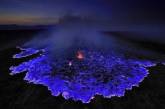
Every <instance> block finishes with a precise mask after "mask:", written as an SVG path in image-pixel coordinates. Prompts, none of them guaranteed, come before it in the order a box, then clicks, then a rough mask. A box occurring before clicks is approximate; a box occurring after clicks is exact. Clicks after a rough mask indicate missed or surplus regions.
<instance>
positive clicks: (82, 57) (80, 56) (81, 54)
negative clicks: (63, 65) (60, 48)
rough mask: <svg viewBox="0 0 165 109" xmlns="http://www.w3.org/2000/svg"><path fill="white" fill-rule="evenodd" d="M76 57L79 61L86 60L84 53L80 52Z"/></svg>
mask: <svg viewBox="0 0 165 109" xmlns="http://www.w3.org/2000/svg"><path fill="white" fill-rule="evenodd" d="M76 57H77V59H80V60H82V59H84V54H83V52H82V51H78V52H77V56H76Z"/></svg>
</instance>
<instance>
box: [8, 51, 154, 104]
mask: <svg viewBox="0 0 165 109" xmlns="http://www.w3.org/2000/svg"><path fill="white" fill-rule="evenodd" d="M21 50H22V52H21V53H19V54H16V55H14V56H13V58H17V59H19V58H24V57H28V56H32V55H34V54H37V53H39V52H40V51H42V53H40V55H39V56H38V57H36V58H33V59H31V60H29V61H27V62H23V63H21V64H20V65H18V66H12V67H10V70H11V71H12V72H11V75H15V74H18V73H21V72H25V71H27V73H26V76H25V77H24V80H27V81H28V82H30V83H34V84H42V85H44V86H47V87H48V90H50V91H51V94H52V95H53V96H58V95H59V94H62V96H63V97H64V98H65V99H69V98H71V99H73V100H75V101H77V100H81V101H82V102H83V103H89V102H90V100H91V99H92V98H94V96H95V95H97V94H98V95H103V96H104V97H105V98H111V97H112V96H118V97H120V96H124V93H125V91H126V90H131V89H132V87H133V86H138V84H139V83H140V82H141V81H142V80H143V79H144V78H145V77H146V76H147V75H148V70H147V69H146V67H150V66H154V64H153V63H152V62H150V61H144V60H137V59H127V58H124V56H119V55H116V54H114V53H102V52H99V51H90V50H85V49H84V50H81V51H78V52H77V54H76V55H75V57H74V56H73V58H70V59H67V58H58V59H53V60H52V58H51V57H50V56H49V55H48V53H47V52H46V50H44V49H42V50H35V49H32V48H28V49H21Z"/></svg>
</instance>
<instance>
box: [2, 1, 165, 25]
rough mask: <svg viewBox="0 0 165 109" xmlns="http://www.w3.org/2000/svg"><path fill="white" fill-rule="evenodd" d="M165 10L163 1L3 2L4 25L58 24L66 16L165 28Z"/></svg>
mask: <svg viewBox="0 0 165 109" xmlns="http://www.w3.org/2000/svg"><path fill="white" fill-rule="evenodd" d="M163 8H164V4H163V2H162V1H161V0H158V1H152V0H145V1H144V0H134V1H132V0H124V1H123V0H67V1H66V0H46V1H45V0H33V1H29V0H1V2H0V24H28V25H29V24H32V25H37V24H52V23H53V24H56V23H58V20H59V18H61V17H62V16H64V15H72V16H80V17H87V18H90V19H99V20H101V19H104V21H105V19H106V22H109V23H112V24H128V23H129V24H139V23H141V24H144V23H148V24H150V23H152V24H153V23H154V24H155V23H160V24H162V21H163V19H164V18H165V16H164V12H163Z"/></svg>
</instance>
